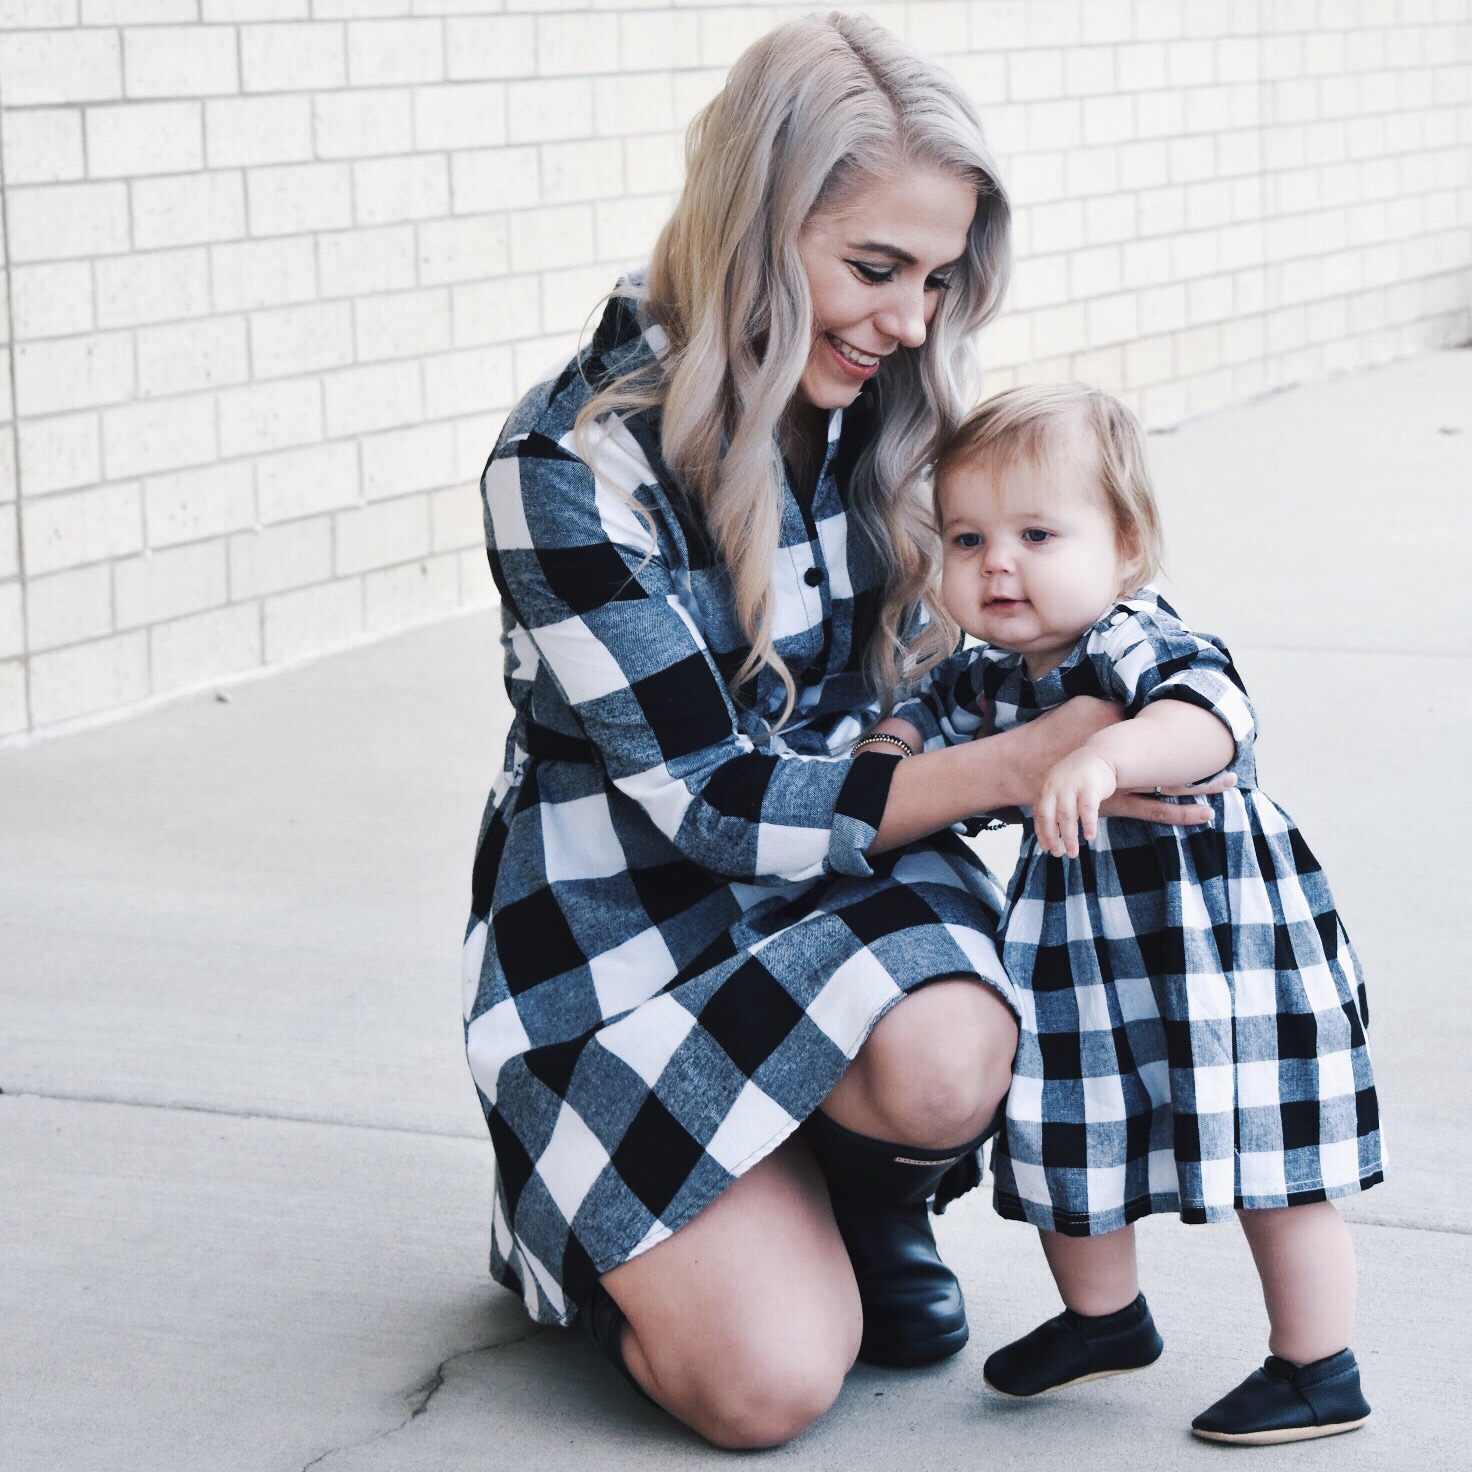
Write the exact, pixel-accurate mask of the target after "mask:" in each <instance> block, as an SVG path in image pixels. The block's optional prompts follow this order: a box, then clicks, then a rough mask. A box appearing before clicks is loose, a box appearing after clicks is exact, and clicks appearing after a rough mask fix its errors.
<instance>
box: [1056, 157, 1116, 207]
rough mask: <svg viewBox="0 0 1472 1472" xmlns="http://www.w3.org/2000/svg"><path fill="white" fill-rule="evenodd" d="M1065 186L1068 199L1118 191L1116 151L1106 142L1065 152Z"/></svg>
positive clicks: (1085, 197)
mask: <svg viewBox="0 0 1472 1472" xmlns="http://www.w3.org/2000/svg"><path fill="white" fill-rule="evenodd" d="M1064 180H1065V188H1066V189H1067V192H1068V197H1069V198H1070V199H1089V198H1091V197H1092V196H1095V195H1099V194H1116V193H1118V192H1119V150H1118V149H1116V148H1114V147H1112V146H1109V145H1105V146H1104V147H1097V148H1070V149H1069V150H1068V151H1067V152H1066V153H1065V155H1064Z"/></svg>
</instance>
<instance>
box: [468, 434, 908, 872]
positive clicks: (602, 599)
mask: <svg viewBox="0 0 1472 1472" xmlns="http://www.w3.org/2000/svg"><path fill="white" fill-rule="evenodd" d="M585 443H586V447H587V449H588V454H589V459H590V460H591V461H592V462H593V465H595V466H596V473H595V471H594V469H593V468H591V467H590V465H589V463H588V461H585V460H584V459H583V458H582V457H581V456H580V455H579V454H578V453H577V450H576V448H575V446H574V441H573V436H572V432H571V430H570V429H569V430H568V431H567V432H566V433H564V434H562V435H561V436H560V438H555V439H554V438H553V437H551V435H550V434H549V433H547V432H546V431H545V429H542V428H537V427H533V428H531V429H529V430H527V431H526V432H523V433H520V434H509V435H508V436H507V437H506V438H505V439H504V440H503V442H502V443H501V445H499V446H498V447H497V450H496V453H495V454H494V455H493V456H492V459H491V462H490V464H489V465H487V467H486V472H485V476H484V479H483V482H482V490H483V492H484V496H485V505H486V530H487V543H488V547H489V552H490V560H491V570H492V575H493V576H494V578H495V581H496V586H497V588H498V589H499V591H500V594H501V598H502V601H503V603H504V605H505V607H506V609H507V610H508V611H509V613H510V614H511V616H512V619H513V620H514V623H515V624H516V625H517V626H518V627H517V629H516V631H515V632H514V633H513V635H512V636H511V637H512V641H513V644H514V645H515V646H517V647H516V652H517V653H518V655H519V656H520V659H521V668H520V669H519V670H518V671H517V678H531V677H532V676H533V675H534V674H535V672H536V667H537V666H540V667H541V668H543V669H544V670H545V671H546V672H547V674H548V675H550V677H551V679H552V681H553V682H554V683H555V685H556V687H557V690H558V691H559V692H560V694H561V696H562V698H563V700H564V701H565V703H566V707H567V710H568V711H569V712H570V714H571V716H572V718H573V720H574V721H575V722H576V723H577V724H578V725H579V726H580V727H581V730H582V733H583V735H584V737H585V738H586V740H587V741H588V742H589V743H590V744H591V745H592V746H593V747H594V748H596V751H597V754H598V759H599V760H600V761H601V762H602V764H603V766H604V768H605V770H606V773H607V776H608V779H609V781H610V782H611V784H612V785H613V786H614V787H616V788H617V789H618V790H619V791H620V792H622V793H623V794H625V795H626V796H627V797H629V798H631V799H632V800H633V801H634V802H636V803H637V804H638V805H639V806H640V807H641V808H642V809H643V811H644V812H645V814H646V815H647V816H648V817H649V819H650V820H651V821H652V822H653V823H654V825H655V826H656V827H657V828H658V829H659V830H660V831H661V832H662V833H663V834H664V836H665V837H666V838H667V839H668V840H669V841H670V842H671V843H672V844H673V845H674V846H675V847H676V848H677V849H678V850H679V851H680V852H681V853H682V854H684V855H685V856H686V857H687V858H689V859H690V860H692V861H693V862H695V863H698V864H700V865H701V866H702V867H704V868H706V869H708V870H710V871H711V872H713V873H717V874H723V875H727V876H730V877H734V878H741V879H747V880H753V881H757V882H763V881H765V882H769V883H782V882H786V881H792V880H802V879H809V878H813V877H816V876H818V875H820V874H823V873H825V872H827V871H829V870H834V871H838V872H840V873H846V874H859V875H865V874H869V873H871V872H872V871H871V869H870V867H869V864H868V861H867V860H866V858H865V857H864V850H865V849H866V848H867V847H868V845H869V844H870V843H871V842H872V841H873V838H874V835H875V833H876V831H877V829H878V827H879V822H880V819H881V817H882V816H883V812H884V804H885V800H886V798H887V797H888V792H889V784H890V781H891V779H892V777H893V773H894V763H893V761H891V760H889V759H887V758H885V757H882V756H876V755H872V754H869V753H864V754H861V755H860V756H859V757H857V758H855V759H853V760H849V759H848V758H847V757H824V756H806V755H797V754H792V753H782V754H781V755H778V754H775V753H773V752H769V751H763V750H759V749H757V747H756V746H755V745H754V744H753V742H752V740H751V739H750V737H748V736H747V735H745V734H744V733H743V732H742V731H741V730H740V728H739V725H738V721H737V715H736V711H735V708H734V707H733V705H732V703H731V700H730V696H729V694H728V692H727V689H726V684H725V681H724V680H723V679H722V677H721V675H720V673H719V671H718V670H717V668H716V665H715V662H714V660H713V658H712V656H711V653H710V651H709V649H708V648H707V646H706V642H705V640H704V638H703V637H702V634H701V631H700V629H699V628H698V627H697V625H696V623H695V622H694V620H693V619H692V618H691V616H690V614H689V612H688V611H687V609H686V607H685V606H684V604H683V603H682V601H681V599H680V598H679V597H678V596H677V588H676V585H675V580H674V576H673V575H672V573H671V571H670V566H669V563H668V560H667V558H666V557H665V556H664V555H663V550H662V548H661V546H660V544H659V540H658V538H657V536H656V535H655V534H654V533H653V532H652V531H651V522H654V523H655V524H657V516H658V513H657V509H656V510H655V511H652V512H651V513H650V517H649V518H648V519H646V518H644V517H641V516H640V515H639V513H638V511H636V509H635V507H634V505H633V504H632V503H633V502H634V501H636V500H638V501H640V504H644V505H646V507H647V506H648V505H649V504H650V503H651V497H650V493H649V487H650V486H651V484H652V483H653V481H654V475H653V472H652V471H651V469H650V466H649V462H648V460H647V458H646V457H645V455H644V453H643V451H642V450H641V449H640V448H639V445H638V443H637V442H636V440H635V439H634V437H633V436H632V435H631V434H630V433H629V431H628V430H627V429H626V428H625V427H624V426H622V425H620V424H618V423H617V422H616V421H608V422H607V423H604V424H599V425H596V426H593V427H592V428H591V430H590V433H589V434H588V435H587V436H586V440H585ZM641 492H642V499H641ZM528 646H529V647H528Z"/></svg>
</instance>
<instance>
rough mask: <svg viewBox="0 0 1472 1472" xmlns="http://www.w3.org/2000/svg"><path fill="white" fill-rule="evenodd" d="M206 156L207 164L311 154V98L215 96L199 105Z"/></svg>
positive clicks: (227, 165)
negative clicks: (202, 119)
mask: <svg viewBox="0 0 1472 1472" xmlns="http://www.w3.org/2000/svg"><path fill="white" fill-rule="evenodd" d="M204 148H205V158H206V159H207V160H208V162H209V166H210V168H212V169H234V168H249V167H253V166H255V165H258V164H292V163H302V162H305V161H306V160H308V159H310V158H312V156H313V154H312V99H311V98H310V97H307V96H304V95H301V94H295V93H288V94H287V95H285V96H282V97H229V98H215V99H211V100H210V101H209V102H206V103H205V105H204Z"/></svg>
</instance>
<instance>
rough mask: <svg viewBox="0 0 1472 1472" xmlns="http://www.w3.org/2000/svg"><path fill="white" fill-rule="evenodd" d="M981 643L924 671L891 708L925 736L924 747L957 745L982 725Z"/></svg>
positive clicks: (980, 732) (981, 732)
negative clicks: (904, 697)
mask: <svg viewBox="0 0 1472 1472" xmlns="http://www.w3.org/2000/svg"><path fill="white" fill-rule="evenodd" d="M981 668H982V665H981V646H980V645H976V644H973V645H970V646H963V647H961V648H959V649H957V650H956V651H955V653H953V654H950V655H948V656H947V657H946V658H945V659H943V660H942V661H941V662H940V663H939V664H937V665H934V666H933V667H932V668H931V669H929V670H928V671H926V673H925V675H924V677H923V678H922V679H921V681H920V683H919V685H918V686H917V687H916V689H915V693H914V694H913V695H912V696H910V698H909V699H908V700H903V701H900V702H899V703H898V704H897V705H896V706H895V708H894V710H893V711H892V712H891V714H892V715H894V716H897V717H898V718H899V719H901V720H905V721H909V723H910V724H911V725H912V726H914V727H915V729H916V730H918V731H919V732H920V734H921V735H922V736H923V737H924V738H925V750H926V751H937V750H939V749H940V748H941V747H943V746H959V745H963V744H964V743H966V742H967V741H970V740H972V739H973V737H976V736H983V735H987V734H989V732H988V731H987V730H986V729H985V727H986V720H985V717H984V715H983V714H982V712H983V702H982V693H981Z"/></svg>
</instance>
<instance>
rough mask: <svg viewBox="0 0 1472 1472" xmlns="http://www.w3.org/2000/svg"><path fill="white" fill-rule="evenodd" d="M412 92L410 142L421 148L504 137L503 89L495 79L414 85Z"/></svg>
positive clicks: (481, 144)
mask: <svg viewBox="0 0 1472 1472" xmlns="http://www.w3.org/2000/svg"><path fill="white" fill-rule="evenodd" d="M412 96H413V113H414V146H415V147H416V148H417V149H419V150H420V151H421V152H428V151H430V150H434V149H446V150H451V149H465V148H489V147H495V146H497V145H499V144H502V143H504V142H505V141H506V89H505V88H504V87H503V86H502V85H501V84H500V83H499V82H461V83H456V84H450V85H445V84H441V85H439V86H436V87H416V88H415V89H414V91H413V93H412Z"/></svg>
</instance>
